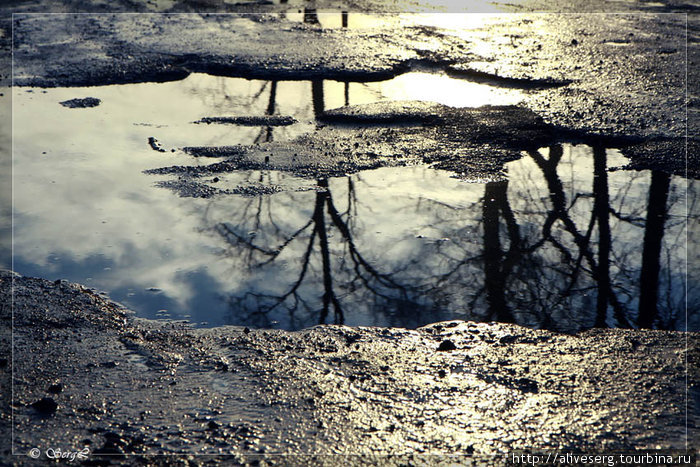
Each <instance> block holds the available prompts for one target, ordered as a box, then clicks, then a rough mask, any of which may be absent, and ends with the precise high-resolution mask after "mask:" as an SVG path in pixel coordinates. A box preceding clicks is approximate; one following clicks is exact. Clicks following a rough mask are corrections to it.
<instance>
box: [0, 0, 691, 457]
mask: <svg viewBox="0 0 700 467" xmlns="http://www.w3.org/2000/svg"><path fill="white" fill-rule="evenodd" d="M289 6H291V7H295V6H301V4H299V5H298V4H296V3H293V2H292V3H290V4H289V5H280V4H277V3H270V4H268V3H248V4H240V5H233V4H226V5H223V4H220V3H219V4H217V3H216V2H208V1H205V0H201V1H172V2H155V1H144V2H140V1H128V2H127V1H124V2H109V3H100V2H85V1H68V0H66V1H56V2H44V1H38V0H35V1H28V2H13V1H10V2H4V3H3V6H2V7H1V10H0V11H1V12H2V19H1V21H0V49H1V52H2V55H1V56H0V61H1V62H2V63H3V66H2V70H1V72H0V74H1V75H2V76H1V77H0V78H1V81H0V86H2V87H3V89H2V90H0V94H2V95H0V104H1V105H2V112H3V114H4V115H5V116H6V118H7V117H9V114H10V112H9V99H8V96H9V94H10V93H9V92H8V91H7V86H9V85H10V81H11V75H10V73H9V64H10V54H9V51H10V48H11V44H12V40H14V47H15V62H14V65H15V69H14V71H15V73H14V78H15V84H17V85H33V86H46V87H53V86H78V85H103V84H111V83H132V82H142V81H153V80H157V81H164V80H174V79H180V78H183V77H184V76H186V75H187V74H188V73H192V72H206V73H212V74H219V75H225V76H242V77H249V78H264V79H279V78H286V79H288V78H294V79H340V80H350V81H352V80H379V79H385V78H387V77H391V76H395V75H397V74H400V73H403V72H406V71H410V70H423V71H430V72H434V73H448V74H449V75H450V76H453V77H458V78H462V79H468V80H475V81H481V82H486V83H490V84H493V85H496V86H501V87H509V88H517V89H523V90H525V91H528V98H527V99H526V101H525V103H524V106H522V107H518V108H501V109H486V110H485V109H481V110H464V111H455V110H449V109H447V108H444V107H435V106H430V105H426V104H424V103H421V104H418V103H416V104H415V105H413V106H412V107H411V108H410V109H408V110H406V109H402V108H398V110H397V107H396V106H393V107H392V108H390V109H386V108H381V107H379V108H377V107H363V108H361V109H345V110H343V111H336V112H333V111H327V112H325V115H324V117H323V119H324V120H325V121H324V123H323V125H321V126H320V127H319V129H318V130H317V131H316V132H315V134H314V135H313V136H307V137H305V138H307V139H304V137H302V139H300V140H297V141H293V142H287V143H284V144H283V145H282V144H281V143H279V144H278V145H277V146H274V145H273V146H271V147H267V148H260V147H247V148H240V147H236V148H214V149H212V148H189V149H188V150H189V151H190V152H191V153H192V154H193V155H202V152H203V151H204V152H206V151H212V150H215V151H224V153H219V154H217V155H223V156H225V160H224V161H223V162H217V163H218V164H219V165H218V166H217V165H214V166H209V167H208V168H206V169H196V170H200V171H202V173H200V174H197V173H192V171H193V170H195V169H192V168H191V167H171V168H168V169H159V170H161V171H162V173H166V172H167V171H168V170H169V172H167V173H184V174H187V175H189V176H190V178H186V179H185V181H184V182H183V183H180V184H177V185H176V186H175V187H174V188H175V189H176V190H180V191H181V192H182V191H183V190H185V192H187V190H190V192H189V193H190V194H194V195H195V196H196V195H198V194H202V193H204V194H205V195H207V194H211V193H212V192H211V191H207V189H206V188H201V187H200V186H198V185H197V184H196V183H197V182H198V180H197V177H198V176H199V177H200V178H201V176H203V175H212V174H214V173H216V170H219V169H221V170H235V169H237V168H240V167H242V166H244V164H247V166H251V167H252V166H254V165H255V164H272V165H273V166H274V167H275V168H282V169H284V168H288V169H289V170H293V171H296V172H298V173H299V174H300V175H303V176H326V175H333V174H338V173H348V172H352V171H356V170H360V169H362V168H369V167H374V166H379V165H391V164H401V163H412V162H416V161H418V160H420V161H428V162H438V163H440V164H442V167H443V168H448V169H451V170H454V171H455V172H458V173H460V174H462V175H464V176H465V177H467V178H468V177H473V178H483V177H499V176H502V173H501V169H502V165H503V163H504V162H506V161H508V160H512V159H513V158H515V157H518V152H519V151H521V150H524V149H527V148H528V147H530V145H534V144H535V143H539V142H550V141H552V140H556V141H559V140H567V139H568V140H585V141H587V142H589V143H593V142H595V141H596V140H598V141H600V140H605V141H606V142H608V143H609V142H610V141H614V142H615V144H618V145H619V146H620V147H622V148H623V150H624V152H625V154H627V155H629V156H630V157H631V158H632V164H633V166H634V167H635V168H639V169H644V168H653V169H657V170H663V171H667V172H671V173H676V174H684V173H685V172H686V169H687V170H688V174H689V175H690V176H693V177H696V178H697V177H699V176H700V175H699V174H700V157H699V156H698V153H699V151H698V143H697V138H698V123H697V122H698V120H697V112H698V108H699V107H698V105H699V103H700V100H698V95H700V93H699V92H698V80H697V79H696V73H697V69H698V67H697V62H698V60H697V57H698V55H697V47H696V44H697V41H698V37H700V36H699V35H698V27H697V24H698V22H697V20H696V16H694V15H692V14H691V15H690V16H689V19H688V22H687V23H686V16H685V14H684V13H687V12H690V13H693V12H697V5H694V4H692V3H690V2H665V3H659V2H578V3H576V2H573V3H571V2H565V3H564V2H562V3H558V4H556V5H555V6H552V5H551V4H550V5H544V4H543V2H525V1H523V2H510V3H509V5H505V4H503V5H501V6H503V7H504V8H506V9H507V10H508V11H514V12H522V13H531V12H533V11H542V10H545V11H548V12H550V14H536V15H535V14H530V15H523V16H515V15H514V16H512V17H510V18H509V19H508V20H507V21H503V22H502V23H499V24H497V25H494V26H492V27H491V28H490V29H488V30H485V29H481V30H480V29H478V28H477V29H476V30H474V31H473V32H472V34H471V35H470V36H469V37H466V38H465V37H457V36H453V35H446V34H445V33H444V31H440V30H437V29H435V28H431V27H427V26H421V27H413V28H394V29H392V28H384V29H375V30H370V31H361V30H342V29H333V30H322V29H320V28H319V27H317V26H316V25H310V24H301V23H293V22H288V21H283V20H281V19H280V18H279V17H278V16H276V15H270V16H259V15H256V16H252V17H250V18H240V17H230V16H217V15H210V16H207V15H171V16H158V15H153V16H151V15H120V16H102V15H100V16H98V15H70V14H62V15H50V16H49V15H26V14H23V13H31V12H47V11H52V12H55V13H74V12H92V13H96V12H124V11H130V12H136V11H140V12H161V11H165V12H202V11H210V12H220V11H228V12H250V11H255V12H261V11H263V12H278V11H281V10H285V9H288V8H289ZM318 6H319V8H322V7H324V6H327V7H328V8H333V9H334V10H336V11H340V9H341V8H348V9H350V10H351V11H374V12H396V10H395V8H398V9H403V11H406V8H408V9H412V8H415V9H425V8H428V9H430V7H431V5H426V4H418V3H417V4H416V5H411V6H409V7H386V6H384V5H383V3H381V2H372V1H369V2H367V1H365V2H352V3H350V4H340V3H333V4H325V5H322V4H321V3H320V2H319V3H318ZM559 11H566V12H569V13H574V14H567V15H558V14H551V13H553V12H559ZM583 12H587V13H591V12H596V13H600V12H607V13H610V12H619V13H621V14H616V15H599V14H580V13H583ZM639 12H644V13H645V14H639ZM671 12H676V13H675V14H673V13H671ZM10 13H17V14H16V15H15V17H14V20H12V19H11V18H10V16H9V14H10ZM576 13H578V14H576ZM658 13H663V15H659V14H658ZM669 13H670V14H669ZM553 23H555V24H556V26H557V27H556V28H546V27H545V26H546V25H549V24H553ZM686 25H688V28H687V27H686ZM271 30H274V31H275V34H269V31H271ZM686 33H687V36H686ZM686 37H687V41H686ZM686 44H688V45H689V47H688V48H686ZM686 53H687V54H688V55H687V56H686ZM686 57H687V60H686ZM686 65H687V66H686ZM686 73H688V77H687V78H686ZM686 84H687V85H688V94H687V98H688V100H687V103H688V108H687V110H688V114H687V115H688V117H687V118H688V120H687V125H686V106H685V104H686ZM76 97H84V96H76ZM397 112H399V113H401V112H402V113H401V115H397ZM499 112H501V114H500V116H499V115H497V114H498V113H499ZM494 115H495V116H496V117H494ZM212 117H216V116H212ZM353 119H354V120H353ZM383 119H384V120H383ZM386 119H392V120H393V121H394V122H396V121H397V120H402V119H403V123H404V125H403V126H401V125H398V126H396V127H392V128H389V132H388V133H387V132H386V131H387V129H386V128H384V127H386V121H385V120H386ZM445 122H448V124H446V123H445ZM484 122H485V123H484ZM470 125H471V126H470ZM465 126H466V128H469V129H470V130H473V131H471V132H470V133H469V135H471V137H466V136H465V133H464V132H461V133H460V134H459V135H455V133H454V131H453V132H452V133H450V131H451V129H454V128H457V127H459V128H460V129H464V128H465ZM3 127H4V128H3V129H1V130H0V131H2V137H1V138H0V150H2V152H3V155H4V156H8V155H9V154H10V140H9V135H8V131H9V128H10V125H9V124H8V125H3ZM686 129H687V134H688V136H689V139H688V140H687V142H688V146H687V147H688V153H687V155H688V159H687V161H688V165H687V166H686V163H685V162H686V139H685V136H686ZM339 134H340V137H339V136H338V135H339ZM309 138H311V139H312V140H313V142H315V145H309ZM480 138H481V139H480ZM360 140H361V141H363V142H369V144H365V145H364V146H359V145H358V146H357V147H355V143H357V142H358V141H360ZM416 142H418V143H419V144H418V145H416ZM276 144H277V143H276ZM485 144H488V147H489V154H490V155H491V157H489V158H483V157H479V156H480V149H481V148H483V147H484V145H485ZM405 147H420V148H421V152H420V154H418V155H416V153H415V152H413V153H410V154H409V153H406V152H405V151H404V149H403V148H405ZM300 148H304V149H305V151H304V154H303V155H302V156H299V154H300V153H301V151H300V150H299V149H300ZM225 151H229V153H225ZM271 152H272V153H274V154H275V155H276V158H271V159H272V160H271V161H270V160H266V157H268V155H269V153H271ZM330 152H332V153H334V154H339V155H342V157H337V158H336V159H334V160H333V161H332V162H328V160H327V159H324V157H325V156H326V155H327V153H330ZM198 153H199V154H198ZM3 164H5V166H6V167H7V166H9V158H8V157H4V158H3ZM178 171H179V172H178ZM8 172H9V171H7V170H6V171H4V173H5V174H7V173H8ZM4 185H5V186H9V183H4ZM198 190H204V191H198ZM3 199H4V202H3V213H4V214H7V213H9V209H8V208H7V206H9V194H8V193H7V192H6V190H5V191H4V192H3ZM6 217H7V216H6V215H5V216H4V218H6ZM696 227H697V226H695V228H696ZM692 228H693V226H691V229H692ZM0 230H3V231H7V230H8V223H7V222H4V223H3V224H2V225H0ZM691 235H692V230H691ZM3 242H4V243H3V245H4V246H7V245H8V242H7V241H5V237H4V239H3ZM5 250H7V248H5ZM3 254H4V257H7V256H8V255H7V254H6V253H3ZM689 258H690V260H691V261H694V260H696V259H697V252H689ZM5 263H6V264H9V261H5ZM11 277H13V276H11V274H10V273H7V272H3V273H2V276H0V296H1V297H2V298H1V299H0V304H1V305H0V310H1V312H2V317H1V319H2V323H3V324H2V332H3V335H2V336H3V339H2V340H1V341H0V344H1V345H2V348H1V351H0V378H2V387H3V392H4V395H5V396H6V397H4V398H3V399H2V411H1V413H0V416H1V417H2V420H3V422H4V423H3V425H2V429H3V431H2V433H0V435H1V436H2V437H3V439H5V440H8V439H10V438H11V436H10V434H9V431H10V429H12V430H13V431H14V446H12V448H14V451H13V452H14V453H16V454H23V453H25V452H28V451H29V450H30V449H31V448H33V447H40V448H41V449H42V452H41V459H40V460H39V461H38V462H42V463H43V462H44V461H45V460H46V452H45V449H46V448H48V447H55V448H60V449H62V450H80V449H83V448H84V447H87V448H88V449H89V451H90V452H91V456H92V457H91V459H92V460H96V459H97V458H96V457H94V456H95V453H98V452H99V453H101V454H103V455H107V457H102V458H101V460H100V461H99V462H104V463H109V462H112V463H126V462H130V463H132V462H133V463H141V464H152V463H154V462H162V463H167V462H168V459H170V458H168V457H163V458H158V457H152V456H151V455H152V454H158V453H164V454H178V455H184V456H189V457H185V459H186V462H190V463H198V462H202V461H203V462H211V463H215V462H219V461H224V460H228V461H231V460H233V461H238V462H243V461H246V460H249V461H254V460H259V459H260V458H256V457H245V456H247V455H250V454H253V455H259V456H262V459H264V460H265V462H268V463H272V464H290V465H294V464H296V463H302V462H305V463H312V462H313V463H321V464H323V463H326V464H329V465H334V464H337V462H338V459H339V457H334V456H327V455H329V454H341V455H347V454H352V455H358V454H359V455H361V456H362V457H342V459H343V460H346V461H348V462H349V463H353V462H354V463H358V464H360V463H367V464H371V463H378V462H384V463H389V464H391V463H394V464H400V463H401V462H408V463H411V462H416V461H417V460H416V459H418V460H422V461H426V460H430V461H431V462H435V463H440V462H443V461H444V460H445V459H444V458H441V457H439V456H437V457H420V458H416V457H413V458H412V457H411V456H419V455H422V454H445V453H454V454H465V453H466V454H475V455H477V456H483V457H478V459H480V460H482V461H483V462H492V463H494V464H500V460H499V459H497V458H495V457H492V456H493V455H496V454H503V453H507V452H509V451H511V450H514V449H527V450H539V449H561V450H567V449H570V450H574V449H576V450H581V449H645V448H656V447H661V448H680V447H684V446H685V442H686V400H688V406H687V410H688V417H687V420H688V428H689V431H688V433H689V436H690V438H689V439H687V440H688V441H689V442H690V444H691V445H693V444H694V445H695V446H697V445H698V441H699V440H700V439H699V436H700V435H699V434H698V430H697V424H698V417H699V416H700V412H699V411H700V409H699V408H698V404H700V402H699V401H700V396H699V395H698V394H700V388H698V384H700V383H699V382H698V381H699V379H698V373H697V371H698V370H697V369H698V365H697V363H698V361H699V360H700V354H698V351H697V350H696V349H697V348H698V345H697V340H698V335H697V334H688V335H685V334H680V333H673V332H664V331H644V332H639V331H629V330H592V331H587V332H584V333H582V334H579V335H576V336H570V335H560V334H554V333H551V332H546V331H533V330H528V329H524V328H520V327H516V326H511V325H503V324H474V323H457V322H453V323H442V324H435V325H431V326H427V327H425V328H421V329H418V330H413V331H408V330H401V329H378V328H348V327H342V326H324V327H315V328H312V329H309V330H305V331H300V332H284V331H262V330H254V331H249V332H246V330H244V329H241V328H233V327H225V328H218V329H191V328H189V327H187V326H185V325H183V324H178V323H170V324H166V323H160V322H158V323H157V322H149V321H144V320H139V319H135V318H133V314H132V313H130V312H128V310H124V309H122V308H120V307H119V306H118V305H116V304H114V303H111V302H109V301H108V300H106V299H104V298H102V297H100V296H98V295H95V294H94V293H93V292H92V291H90V290H87V289H84V288H82V287H80V286H78V285H72V284H67V283H65V282H62V283H53V282H47V281H44V280H41V279H31V278H20V277H16V276H15V285H14V287H15V288H14V322H12V319H11V307H10V295H9V293H10V292H9V287H10V281H11ZM11 327H12V329H13V330H14V344H15V348H14V355H11V353H10V345H9V329H10V328H11ZM448 342H451V343H452V344H454V349H452V346H451V345H450V344H449V343H448ZM58 343H60V344H58ZM440 348H443V349H445V350H439V349H440ZM543 355H544V356H546V358H543ZM687 371H689V373H688V374H687V373H686V372H687ZM11 374H13V375H14V380H13V383H14V384H13V391H14V397H13V398H12V399H10V397H7V396H8V394H7V388H9V387H10V379H11ZM660 375H662V376H660ZM686 375H687V377H688V379H687V381H688V384H689V392H687V391H686ZM42 399H45V400H44V401H43V402H40V401H42ZM52 401H53V402H52ZM54 403H55V404H56V405H55V406H54ZM10 404H12V406H11V405H10ZM11 415H12V417H11ZM3 450H4V451H3V454H4V455H9V453H10V446H9V444H4V445H3ZM202 453H207V454H212V453H222V454H230V453H233V456H232V457H230V458H228V459H226V458H223V457H194V456H195V455H197V454H202ZM278 453H284V454H292V455H299V453H304V455H308V456H314V455H317V456H318V457H315V458H311V457H293V456H292V457H277V456H275V454H278ZM123 454H129V455H131V457H127V458H123V457H120V456H121V455H123ZM387 455H406V456H408V457H395V458H390V457H386V456H387ZM13 461H16V462H17V463H27V464H29V463H31V462H32V461H31V460H30V459H29V458H28V457H26V458H25V457H15V458H13Z"/></svg>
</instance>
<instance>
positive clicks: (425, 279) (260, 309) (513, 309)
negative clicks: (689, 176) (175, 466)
mask: <svg viewBox="0 0 700 467" xmlns="http://www.w3.org/2000/svg"><path fill="white" fill-rule="evenodd" d="M146 154H150V153H149V152H146ZM44 157H45V156H44ZM68 158H69V159H70V157H68ZM74 158H75V159H76V162H75V165H74V166H71V165H68V166H67V167H66V166H65V165H64V167H66V168H64V169H63V170H62V171H61V177H60V179H59V180H55V181H57V183H51V181H50V180H49V179H50V178H52V175H51V174H50V173H46V169H45V168H44V170H43V172H42V171H40V173H32V170H27V169H28V167H27V163H26V162H18V163H17V170H16V183H17V184H16V195H17V196H16V198H15V267H16V269H17V270H18V271H19V272H20V273H24V274H29V275H39V276H42V277H48V278H51V279H53V278H67V279H69V280H71V281H76V282H81V283H86V284H88V285H91V286H94V287H96V288H98V289H101V290H106V291H107V292H108V293H109V294H110V296H111V297H112V298H113V299H115V300H117V301H120V302H122V303H124V304H126V305H128V306H129V307H131V308H132V309H134V310H136V311H137V313H138V314H139V315H140V316H144V317H148V318H166V317H167V318H168V319H186V320H188V321H191V322H193V323H194V324H196V325H208V326H214V325H221V324H236V325H248V326H255V327H259V326H265V327H280V328H286V329H298V328H302V327H306V326H310V325H313V324H317V323H320V322H326V323H345V324H349V325H381V326H402V327H416V326H420V325H423V324H427V323H430V322H434V321H439V320H447V319H474V320H493V319H496V320H504V321H515V322H518V323H521V324H524V325H528V326H533V327H544V328H551V329H557V330H566V331H573V330H577V329H582V328H587V327H591V326H593V325H594V324H595V323H596V319H598V318H599V316H603V317H604V320H605V323H606V325H611V326H614V325H615V324H616V323H617V322H618V320H621V319H628V320H630V321H632V322H637V320H638V319H639V310H640V303H642V304H644V303H648V302H644V301H643V300H641V301H640V299H639V293H640V286H639V284H640V281H642V282H644V283H645V284H646V286H647V288H646V289H643V290H648V291H652V290H651V289H653V292H655V293H656V300H655V303H656V304H657V307H655V308H652V309H647V308H648V307H646V308H645V307H644V306H641V307H642V310H643V313H647V315H649V314H651V319H653V320H654V322H655V323H657V325H658V326H661V327H671V328H681V329H682V328H684V326H685V325H684V311H683V310H684V288H683V280H684V277H683V273H684V268H685V249H684V248H683V247H682V246H683V241H682V239H683V238H684V235H685V219H684V213H685V183H686V181H685V180H683V179H679V178H677V177H669V176H666V175H662V174H656V173H655V174H652V173H650V172H630V171H623V170H615V171H611V172H605V171H604V170H603V171H601V170H602V169H601V167H602V166H601V160H602V161H603V163H604V164H605V166H607V167H617V166H622V165H624V164H625V160H624V158H623V157H622V156H620V155H619V154H618V153H617V151H614V150H608V151H605V150H593V149H591V148H590V147H587V146H570V145H566V146H564V147H563V148H553V149H543V150H542V151H540V152H539V153H532V154H529V155H525V156H524V157H523V159H521V160H519V161H516V162H513V163H510V164H509V165H508V167H507V169H508V174H509V181H508V182H507V183H502V182H501V183H498V182H497V183H487V184H477V183H465V182H463V181H460V180H457V179H455V178H453V176H452V174H451V173H450V172H443V171H438V170H433V169H430V168H428V167H422V166H421V167H404V168H383V169H377V170H373V171H365V172H360V173H357V174H355V175H352V176H348V177H342V178H334V179H330V180H328V181H327V183H326V182H325V181H308V180H302V179H298V178H295V177H293V176H292V175H290V174H288V173H281V172H274V171H257V172H252V171H251V172H240V173H234V174H231V175H230V177H232V179H231V180H227V182H229V183H240V182H241V181H242V180H244V179H246V180H248V181H255V182H256V183H260V184H263V185H265V184H275V185H283V186H288V185H290V184H291V185H294V186H295V187H307V188H314V187H320V188H321V190H314V191H286V192H282V193H276V194H273V195H265V196H259V197H240V196H221V197H215V198H212V199H208V200H204V199H189V198H187V199H185V198H177V197H175V196H174V195H173V194H172V193H170V192H169V191H167V190H160V189H154V188H153V187H152V186H151V185H150V184H151V183H152V181H151V180H150V179H145V176H144V178H143V179H142V178H141V177H139V176H134V174H135V173H136V172H137V170H134V168H133V167H128V168H126V169H124V170H122V171H118V170H116V167H114V168H111V169H110V170H108V171H107V173H103V174H102V176H100V177H95V174H96V173H99V172H100V170H97V171H94V172H93V173H92V174H90V175H87V174H85V173H82V174H77V173H76V167H78V166H88V167H99V168H100V169H104V168H105V167H103V166H102V164H104V163H106V162H107V160H109V158H107V157H100V156H99V155H97V156H96V158H97V159H99V161H90V156H88V155H85V154H83V155H82V156H81V155H79V154H76V155H74ZM557 158H559V159H557ZM106 159H107V160H106ZM556 160H558V161H559V162H558V163H557V162H553V161H556ZM596 160H597V161H598V163H597V164H596V162H595V161H596ZM122 164H123V162H121V163H120V164H118V165H122ZM30 173H31V174H32V175H31V176H30V175H29V174H30ZM23 174H24V175H23ZM127 174H128V178H129V179H130V180H133V181H132V182H130V183H128V184H127V183H125V181H122V180H120V179H121V178H122V177H127ZM56 175H57V174H56V173H53V178H57V179H58V178H59V177H57V176H56ZM86 177H87V180H86ZM91 177H95V178H93V179H91ZM234 179H235V180H234ZM603 180H604V182H601V181H603ZM601 183H603V184H602V185H601ZM690 189H692V190H694V189H695V186H694V184H693V182H690ZM29 193H33V195H31V196H30V195H29ZM85 193H90V196H85ZM37 200H40V201H41V202H37ZM601 203H602V204H601ZM601 206H602V207H601ZM606 211H607V212H608V215H607V216H606V215H604V214H601V213H604V212H606ZM664 211H666V213H667V216H666V218H665V220H663V221H662V222H652V223H649V225H648V226H647V227H645V219H646V218H647V216H649V215H654V214H653V213H657V214H656V215H657V217H658V213H663V212H664ZM662 233H663V235H661V234H662ZM654 239H656V240H654ZM658 240H660V242H659V241H658ZM643 264H646V267H642V265H643ZM648 270H652V271H658V274H657V275H655V276H654V277H656V279H654V277H649V276H648V274H647V276H646V277H643V274H642V271H648ZM600 283H603V284H604V287H605V289H606V292H605V293H606V295H607V299H606V300H604V302H603V303H602V304H600V303H599V302H598V296H599V292H598V291H599V290H600ZM690 292H694V291H693V290H691V291H690ZM647 298H648V297H647ZM694 299H695V297H693V296H692V294H691V296H690V297H689V300H694Z"/></svg>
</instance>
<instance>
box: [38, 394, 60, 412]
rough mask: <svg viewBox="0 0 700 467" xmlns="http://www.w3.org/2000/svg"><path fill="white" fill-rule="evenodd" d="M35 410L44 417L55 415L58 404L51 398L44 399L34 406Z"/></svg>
mask: <svg viewBox="0 0 700 467" xmlns="http://www.w3.org/2000/svg"><path fill="white" fill-rule="evenodd" d="M32 407H33V408H34V410H36V411H37V412H39V413H40V414H43V415H53V414H55V413H56V410H58V404H57V403H56V401H55V400H53V399H52V398H51V397H44V398H43V399H40V400H38V401H36V402H34V403H33V404H32Z"/></svg>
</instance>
